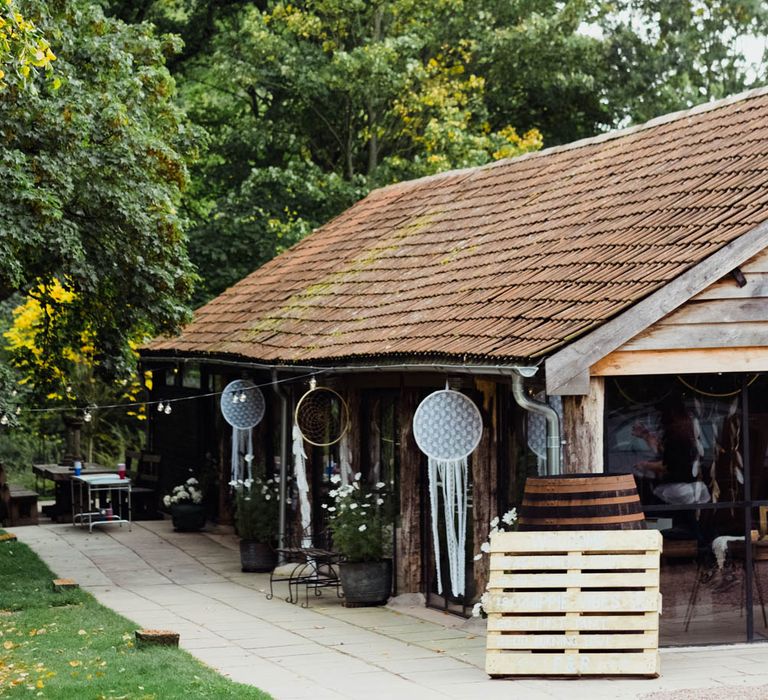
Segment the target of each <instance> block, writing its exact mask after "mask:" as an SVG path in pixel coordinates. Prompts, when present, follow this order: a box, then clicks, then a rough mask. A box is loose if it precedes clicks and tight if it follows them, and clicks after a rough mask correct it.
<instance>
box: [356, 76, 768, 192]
mask: <svg viewBox="0 0 768 700" xmlns="http://www.w3.org/2000/svg"><path fill="white" fill-rule="evenodd" d="M762 95H768V85H765V86H763V87H758V88H752V89H751V90H745V91H744V92H740V93H737V94H736V95H729V96H728V97H723V98H721V99H719V100H711V101H709V102H702V103H701V104H698V105H694V106H693V107H687V108H686V109H680V110H677V111H676V112H667V113H666V114H661V115H659V116H658V117H654V118H653V119H649V120H648V121H646V122H642V123H641V124H633V125H631V126H626V127H624V128H622V129H612V130H610V131H606V132H604V133H602V134H597V135H596V136H587V137H586V138H583V139H579V140H578V141H570V142H569V143H563V144H558V145H557V146H550V147H549V148H544V149H542V150H540V151H528V152H527V153H521V154H520V155H519V156H513V157H512V158H502V159H500V160H495V161H491V162H490V163H485V164H483V165H475V166H472V167H468V168H456V169H455V170H444V171H442V172H439V173H435V174H434V175H424V176H423V177H419V178H415V179H413V180H401V181H400V182H393V183H392V184H391V185H384V186H382V187H377V188H376V189H373V190H371V191H370V192H369V193H368V194H367V195H366V197H364V199H367V198H368V197H370V196H371V195H372V194H378V193H379V192H386V191H390V190H394V189H397V188H402V189H405V188H410V187H412V186H417V185H421V184H424V183H426V182H429V181H437V180H439V179H441V178H444V177H454V176H456V175H461V174H466V175H468V176H469V175H473V174H474V173H477V172H480V171H481V170H487V169H490V168H496V167H499V166H501V165H506V164H508V163H512V162H518V161H521V160H526V159H528V158H541V157H543V156H547V155H551V154H553V153H560V152H563V151H571V150H575V149H577V148H584V147H585V146H591V145H594V144H598V143H603V142H604V141H611V140H613V139H618V138H622V137H624V136H629V135H631V134H634V133H637V132H640V131H644V130H645V129H653V128H655V127H658V126H662V125H664V124H669V123H671V122H674V121H677V120H678V119H684V118H686V117H690V116H694V115H697V114H703V113H705V112H711V111H713V110H715V109H720V108H721V107H727V106H729V105H731V104H734V103H736V102H742V101H744V100H748V99H751V98H753V97H760V96H762Z"/></svg>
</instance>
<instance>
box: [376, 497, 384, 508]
mask: <svg viewBox="0 0 768 700" xmlns="http://www.w3.org/2000/svg"><path fill="white" fill-rule="evenodd" d="M383 504H384V499H383V498H377V499H376V505H377V506H380V505H383Z"/></svg>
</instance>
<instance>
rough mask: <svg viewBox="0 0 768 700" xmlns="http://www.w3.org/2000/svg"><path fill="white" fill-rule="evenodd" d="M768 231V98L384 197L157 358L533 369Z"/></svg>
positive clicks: (301, 248)
mask: <svg viewBox="0 0 768 700" xmlns="http://www.w3.org/2000/svg"><path fill="white" fill-rule="evenodd" d="M767 219H768V91H765V90H761V91H754V92H752V93H748V94H746V95H743V96H739V97H737V98H732V99H730V100H724V101H721V102H719V103H714V104H711V105H708V106H706V107H703V108H696V109H694V110H690V111H688V112H683V113H678V114H674V115H669V116H668V117H665V118H661V119H659V120H655V121H654V122H649V123H648V124H645V125H642V126H640V127H635V128H632V129H627V130H625V131H621V132H615V133H612V134H606V135H604V136H601V137H598V138H595V139H589V140H585V141H580V142H577V143H574V144H571V145H569V146H564V147H558V148H553V149H549V150H545V151H542V152H540V153H536V154H530V155H526V156H523V157H520V158H516V159H512V160H505V161H500V162H497V163H493V164H491V165H487V166H484V167H480V168H474V169H469V170H463V171H455V172H449V173H445V174H442V175H438V176H434V177H429V178H424V179H422V180H415V181H412V182H404V183H400V184H398V185H393V186H390V187H386V188H383V189H380V190H376V191H374V192H372V193H371V194H370V195H369V196H368V197H366V198H365V199H363V200H362V201H360V202H358V203H357V204H355V205H354V206H353V207H351V208H350V209H348V210H347V211H346V212H344V213H343V214H341V215H340V216H339V217H337V218H336V219H334V220H332V221H331V222H329V223H328V224H326V225H325V226H323V227H322V228H320V229H319V230H317V231H316V232H314V233H313V234H312V235H310V236H309V237H307V238H306V239H304V240H303V241H302V242H301V243H299V244H298V245H296V246H294V247H293V248H291V249H290V250H288V251H287V252H285V253H283V254H282V255H280V256H279V257H277V258H275V259H274V260H272V261H271V262H269V263H267V264H266V265H264V266H263V267H261V268H260V269H258V270H256V271H255V272H253V273H252V274H251V275H249V276H248V277H246V278H245V279H243V280H242V281H240V282H239V283H238V284H236V285H234V286H233V287H231V288H230V289H228V290H227V291H225V292H224V293H223V294H221V295H220V296H219V297H217V298H216V299H214V300H213V301H211V302H210V303H208V304H206V305H205V306H203V307H202V308H200V309H199V310H198V311H197V312H196V314H195V317H194V320H193V321H192V322H191V323H190V324H189V325H188V326H187V327H186V328H185V329H184V330H183V332H182V333H181V335H180V336H179V337H177V338H172V339H158V340H156V341H154V342H153V343H152V344H151V345H149V346H148V348H146V350H147V351H149V352H150V353H159V354H166V353H169V352H173V353H179V354H182V355H185V354H201V353H203V354H207V353H213V354H217V355H224V356H236V357H243V358H249V359H253V360H258V361H262V362H269V363H273V362H274V363H281V362H288V363H310V362H315V363H322V362H328V361H337V360H351V361H355V360H361V359H362V358H370V357H371V356H376V357H377V358H379V359H386V358H400V359H408V360H416V359H417V358H424V357H426V356H429V357H431V358H439V357H442V358H445V359H448V360H456V359H460V360H463V361H493V362H499V361H502V362H506V361H520V360H527V361H530V360H532V359H536V358H540V357H542V356H544V355H547V354H549V353H551V352H552V351H553V350H554V349H556V348H558V347H561V346H563V345H565V344H567V343H568V342H569V341H570V340H573V339H574V338H576V337H577V336H579V335H582V334H584V333H585V332H586V331H587V330H589V329H591V328H594V327H595V326H597V325H599V324H601V323H602V322H604V321H606V320H607V319H609V318H611V317H613V316H615V315H616V314H618V313H619V312H621V311H623V310H625V309H626V308H627V307H629V306H631V305H632V304H633V303H634V302H636V301H638V300H639V299H641V298H643V297H645V296H647V295H648V294H649V293H651V292H652V291H654V290H656V289H658V288H659V287H660V286H662V285H664V284H665V283H666V282H668V281H670V280H672V279H673V278H674V277H675V276H677V275H679V274H680V273H681V272H683V271H684V270H686V269H688V268H690V267H692V266H693V265H696V263H698V262H700V261H701V260H703V259H704V258H706V257H707V256H708V255H710V254H712V253H713V252H714V251H716V250H717V249H719V248H721V247H722V246H724V245H725V244H727V243H728V242H730V241H732V240H733V239H735V238H737V237H738V236H740V235H742V234H744V233H745V232H747V231H749V230H750V229H752V228H754V227H755V226H756V225H757V224H759V223H761V222H763V221H765V220H767ZM766 245H768V241H766ZM727 272H728V270H723V274H725V273H727Z"/></svg>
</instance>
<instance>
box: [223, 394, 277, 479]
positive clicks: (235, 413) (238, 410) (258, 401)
mask: <svg viewBox="0 0 768 700" xmlns="http://www.w3.org/2000/svg"><path fill="white" fill-rule="evenodd" d="M220 406H221V415H222V416H224V420H225V421H227V423H229V424H230V425H231V426H232V458H231V461H232V474H231V479H232V481H240V480H242V479H243V477H244V476H246V473H247V476H248V478H249V479H252V478H253V468H252V462H253V434H252V433H251V430H252V429H253V428H255V427H256V426H257V425H258V424H259V423H260V422H261V419H262V418H263V417H264V410H265V408H266V404H265V401H264V394H262V393H261V389H259V387H257V386H256V385H255V384H254V383H253V382H251V381H248V380H247V379H236V380H235V381H233V382H230V383H229V384H227V386H226V387H224V391H223V392H221V399H220ZM243 461H244V462H245V464H246V468H243Z"/></svg>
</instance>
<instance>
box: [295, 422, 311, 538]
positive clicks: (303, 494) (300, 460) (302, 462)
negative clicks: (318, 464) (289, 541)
mask: <svg viewBox="0 0 768 700" xmlns="http://www.w3.org/2000/svg"><path fill="white" fill-rule="evenodd" d="M306 459H307V453H306V452H304V438H303V437H302V435H301V430H299V424H298V423H294V424H293V471H294V475H295V476H296V488H297V489H298V491H299V512H300V514H301V531H302V533H303V537H302V543H301V544H302V546H303V547H310V546H311V545H312V532H311V529H310V526H311V522H312V511H311V509H310V506H309V484H308V483H307V463H306Z"/></svg>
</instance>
